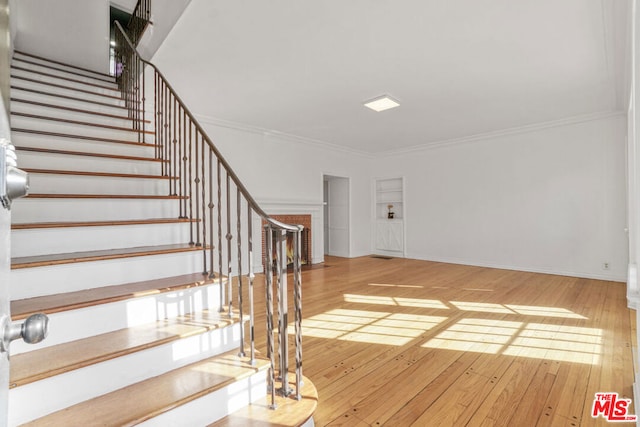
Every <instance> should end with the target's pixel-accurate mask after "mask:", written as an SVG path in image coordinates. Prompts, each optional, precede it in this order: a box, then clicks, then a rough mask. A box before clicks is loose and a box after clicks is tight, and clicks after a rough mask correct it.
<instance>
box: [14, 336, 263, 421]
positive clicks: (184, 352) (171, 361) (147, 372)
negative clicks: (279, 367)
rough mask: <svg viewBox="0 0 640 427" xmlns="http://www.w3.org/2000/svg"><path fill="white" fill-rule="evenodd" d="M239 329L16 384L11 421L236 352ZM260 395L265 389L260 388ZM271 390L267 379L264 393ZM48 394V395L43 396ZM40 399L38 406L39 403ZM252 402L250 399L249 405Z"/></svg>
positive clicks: (193, 337)
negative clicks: (35, 402) (231, 351)
mask: <svg viewBox="0 0 640 427" xmlns="http://www.w3.org/2000/svg"><path fill="white" fill-rule="evenodd" d="M239 329H240V326H239V324H236V325H234V326H232V327H227V328H222V329H216V330H213V331H211V332H208V333H204V334H201V335H197V336H191V337H187V338H183V339H180V340H178V341H175V342H172V343H168V344H165V345H162V346H158V347H153V348H149V349H146V350H143V351H139V352H136V353H132V354H129V355H127V356H122V357H118V358H115V359H111V360H108V361H105V362H102V363H97V364H94V365H90V366H87V367H85V368H81V369H77V370H74V371H70V372H67V373H64V374H60V375H57V376H54V377H50V378H47V379H45V380H41V381H38V382H35V383H31V384H27V385H24V386H21V387H17V388H14V389H12V390H10V392H9V407H10V408H11V412H10V415H9V417H10V420H9V425H19V424H22V423H25V422H28V421H31V420H34V419H36V418H39V417H42V416H44V415H46V414H48V413H51V412H55V411H58V410H61V409H63V408H66V407H67V406H71V405H74V404H76V403H80V402H82V401H84V400H88V399H91V398H93V397H97V396H99V395H102V394H105V393H109V392H111V391H114V390H117V389H119V388H122V387H126V386H128V385H130V384H132V383H136V382H139V381H143V380H146V379H148V378H152V377H155V376H158V375H161V374H163V373H166V372H168V371H170V370H173V369H177V368H180V367H183V366H185V365H188V364H190V363H194V362H197V361H199V360H202V359H205V358H208V357H213V356H215V355H217V354H220V353H223V352H226V351H230V350H232V349H233V348H235V347H236V346H238V345H239V335H240V332H239ZM114 373H117V375H116V374H114ZM236 387H237V386H236ZM61 390H64V393H61V392H60V391H61ZM255 393H259V390H256V391H255ZM265 393H266V387H265V386H264V382H263V388H262V395H261V396H260V397H263V396H264V395H265ZM42 396H46V397H47V398H46V399H42V398H41V397H42ZM243 400H244V399H243ZM34 401H37V402H38V405H33V404H32V403H33V402H34ZM247 403H248V402H246V401H245V402H244V405H246V404H247ZM244 405H242V406H244ZM34 406H36V407H34ZM165 425H167V424H165Z"/></svg>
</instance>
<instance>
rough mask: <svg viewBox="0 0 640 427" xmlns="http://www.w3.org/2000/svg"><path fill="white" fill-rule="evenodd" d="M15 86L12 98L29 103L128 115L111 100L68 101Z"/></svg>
mask: <svg viewBox="0 0 640 427" xmlns="http://www.w3.org/2000/svg"><path fill="white" fill-rule="evenodd" d="M14 84H15V85H16V86H17V88H11V97H12V98H18V99H26V100H28V101H36V102H43V103H46V104H53V105H61V106H64V107H71V108H80V109H85V110H89V111H95V112H99V113H106V114H116V115H122V114H125V115H126V114H127V109H126V108H123V107H121V106H118V105H116V104H114V103H112V102H110V101H109V100H105V102H102V103H101V104H96V103H93V102H85V101H81V100H75V99H66V98H61V97H59V96H56V95H47V94H42V93H34V92H30V91H27V90H21V89H19V88H20V87H22V85H20V84H16V83H14ZM40 90H42V91H43V92H45V93H51V91H49V90H46V89H40ZM74 98H80V99H84V98H83V97H82V96H74ZM16 104H17V102H16ZM104 104H107V105H104Z"/></svg>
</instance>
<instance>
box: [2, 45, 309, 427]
mask: <svg viewBox="0 0 640 427" xmlns="http://www.w3.org/2000/svg"><path fill="white" fill-rule="evenodd" d="M157 81H158V80H157V78H156V83H157ZM121 88H122V86H121ZM132 92H134V88H133V87H130V86H129V87H125V88H124V93H125V96H123V89H119V87H118V85H117V84H116V81H115V80H114V78H113V77H111V76H109V75H103V74H100V73H96V72H93V71H90V70H85V69H80V68H76V67H73V66H71V65H67V64H62V63H59V62H55V61H52V60H50V59H45V58H41V57H37V56H33V55H30V54H27V53H23V52H16V53H15V55H14V57H13V61H12V81H11V126H12V142H13V144H14V145H15V146H16V150H17V154H18V161H19V167H21V168H22V169H24V170H26V171H27V172H29V176H30V180H31V189H30V194H29V196H27V197H26V198H24V199H20V200H18V201H16V202H14V204H13V207H12V221H13V223H12V236H11V240H12V283H11V289H10V294H11V299H12V302H11V311H12V318H13V320H14V321H18V320H21V319H25V318H27V317H28V316H29V315H31V314H34V313H40V312H41V313H46V314H47V315H48V316H49V318H50V328H49V330H50V333H49V336H48V338H47V339H46V340H45V341H43V342H42V343H40V344H37V345H27V344H24V343H22V342H14V343H13V344H12V347H11V354H12V356H11V380H10V381H11V384H10V397H9V425H12V426H14V425H23V424H26V425H46V426H62V425H64V426H71V425H78V426H79V425H83V426H87V425H96V424H99V425H109V426H121V425H137V424H144V425H158V426H167V425H185V426H201V425H209V424H211V423H214V422H215V423H217V425H232V424H233V423H234V422H235V423H237V422H238V421H237V420H242V421H240V422H241V423H242V424H247V425H248V424H249V423H250V420H251V419H255V420H260V421H259V422H262V423H266V424H267V425H268V424H269V423H272V424H276V423H277V424H279V425H302V424H304V423H305V422H306V423H310V424H312V423H313V420H312V418H311V416H312V414H313V411H314V410H315V403H314V404H313V405H311V406H309V404H308V401H309V400H311V401H313V402H316V401H317V395H316V394H315V393H316V392H315V389H314V388H313V385H312V383H311V382H310V381H309V380H308V379H305V381H304V387H301V385H302V380H301V362H298V359H296V364H297V365H300V366H299V367H300V372H296V375H292V377H291V378H289V374H288V358H289V356H288V354H287V350H286V349H287V346H288V345H287V342H286V334H287V332H286V327H287V324H286V323H287V315H286V313H287V310H288V309H287V303H286V294H287V292H288V291H287V287H286V276H287V274H286V269H285V270H284V272H282V271H280V270H282V268H281V265H282V263H281V260H280V258H278V255H277V254H276V259H275V261H274V260H272V259H271V258H272V254H270V253H269V254H266V256H267V260H268V263H269V264H268V265H269V266H270V265H271V264H272V263H273V262H275V264H277V267H276V270H278V271H277V272H276V273H277V275H276V277H275V278H271V274H272V273H271V269H270V268H269V267H268V268H267V277H266V283H267V295H268V294H269V293H270V289H272V286H274V285H275V284H276V283H277V285H278V288H277V290H276V292H279V293H278V295H279V296H284V305H280V306H279V307H278V310H277V311H278V313H274V312H273V311H272V310H273V309H271V311H270V308H269V306H268V307H267V313H268V318H267V320H265V319H257V320H256V321H261V322H267V324H268V325H269V326H270V329H268V330H269V331H270V332H268V337H266V338H265V340H267V342H268V343H269V344H268V346H267V348H268V350H267V355H266V356H267V357H264V356H260V355H259V354H258V353H256V352H255V351H254V343H253V339H254V337H253V322H254V318H253V306H252V305H249V307H247V306H246V305H245V306H244V307H243V305H242V304H243V302H242V300H243V298H242V295H246V294H247V292H249V290H248V289H250V291H251V292H252V291H253V270H254V269H255V268H254V267H253V265H252V259H251V258H252V257H253V256H254V254H253V253H252V249H251V240H252V237H251V236H252V234H251V233H252V231H251V223H252V222H254V217H252V216H251V212H254V214H255V212H259V211H256V208H254V207H253V206H252V205H251V203H250V202H252V199H251V200H249V199H243V198H242V197H241V196H244V193H243V192H244V191H245V190H244V188H243V187H241V185H240V184H236V182H235V175H233V173H232V172H230V171H228V170H227V169H225V168H223V166H225V163H224V161H223V160H220V159H219V158H218V157H216V160H212V159H213V154H216V155H217V154H218V153H217V152H216V153H214V152H207V153H206V156H205V144H204V142H205V140H204V137H201V141H202V148H201V151H200V152H198V151H197V150H198V149H197V136H196V148H195V150H196V159H198V158H199V157H198V156H201V157H202V163H201V164H200V165H198V163H196V169H198V168H201V169H202V171H203V174H202V175H198V176H199V177H200V178H196V179H192V177H191V176H190V175H188V174H187V171H186V164H187V161H186V160H183V159H186V158H187V156H188V153H187V152H186V148H185V152H180V153H179V155H178V156H175V155H174V156H173V157H171V156H167V155H166V153H167V151H169V152H170V151H171V149H172V148H171V142H173V149H174V150H177V149H178V148H176V147H180V146H181V144H182V143H181V142H180V143H176V137H175V136H176V135H175V133H174V135H173V137H172V140H171V139H169V140H167V139H164V140H163V138H162V135H161V134H162V133H163V132H164V131H166V128H167V126H165V125H164V123H163V122H160V121H159V117H160V116H162V114H165V113H158V112H157V111H155V110H154V111H153V112H145V111H144V110H143V108H142V104H143V103H140V102H138V104H136V105H137V107H135V108H136V109H137V110H136V111H135V112H134V113H133V117H135V118H136V119H137V120H132V119H131V117H132V112H131V105H129V106H128V108H127V106H126V105H125V99H127V98H128V97H129V95H131V93H132ZM157 93H158V92H157V90H156V94H157ZM162 96H164V95H162ZM161 99H164V98H162V97H161ZM167 99H169V98H167ZM171 102H173V101H171ZM174 108H175V107H174ZM172 111H173V113H175V112H176V111H179V112H180V114H184V116H185V118H186V111H185V110H182V109H180V110H172ZM170 114H171V113H170ZM165 115H166V114H165ZM181 123H183V124H184V126H185V127H184V129H181V130H180V131H179V132H178V137H181V136H182V137H186V135H187V130H186V126H187V125H186V122H181ZM174 126H176V125H175V124H174ZM194 126H195V125H194ZM193 129H195V127H193V128H192V125H191V124H189V132H191V131H192V130H193ZM194 133H195V132H194ZM177 139H180V138H177ZM184 144H185V145H184V146H185V147H187V145H186V144H187V143H186V142H184ZM191 151H192V148H191V145H189V152H191ZM174 154H175V153H174ZM175 158H177V159H178V160H177V161H176V160H175ZM205 158H206V159H208V160H209V164H208V166H207V170H206V171H205ZM213 162H217V168H215V173H217V176H218V184H220V181H221V178H220V176H221V174H222V176H223V177H224V179H222V183H223V185H222V186H219V187H218V188H217V189H216V192H217V196H218V199H217V200H216V198H215V194H214V191H213V190H212V188H213V187H211V184H208V185H209V186H210V187H208V190H209V192H210V193H211V194H206V195H205V193H204V189H205V187H204V183H202V181H204V180H205V177H206V176H209V177H210V178H211V177H215V173H214V168H213V167H212V165H215V163H213ZM182 165H184V166H185V169H184V170H183V169H182V168H181V166H182ZM221 165H222V166H221ZM190 172H191V170H190ZM194 174H195V172H194ZM194 176H195V175H194ZM211 180H213V178H211ZM225 182H226V188H225ZM198 185H201V186H202V189H201V188H200V187H198ZM200 190H202V193H201V191H200ZM234 190H235V191H234ZM196 193H197V196H196ZM235 193H237V196H236V198H234V199H233V202H234V204H235V202H236V201H237V206H238V215H237V217H233V215H232V214H231V210H230V207H229V206H230V204H231V203H230V200H231V199H230V196H231V195H234V194H235ZM196 197H197V198H196ZM225 198H226V207H225V208H224V209H222V210H221V209H220V206H219V205H220V204H225V202H224V200H225ZM194 199H195V200H194ZM243 200H245V202H244V203H245V204H244V205H242V206H245V208H244V210H241V209H242V208H241V202H242V201H243ZM194 202H195V205H196V207H195V211H196V212H197V214H193V213H192V211H193V203H194ZM214 202H216V203H214ZM218 202H220V203H218ZM215 205H218V210H217V213H216V211H215V209H214V206H215ZM190 206H191V207H190ZM189 207H190V208H189ZM189 209H191V210H189ZM205 209H206V211H205ZM225 209H226V212H225ZM234 209H235V207H234ZM200 210H202V211H203V212H205V213H202V214H200V213H199V212H200ZM214 213H215V214H216V216H215V219H214ZM241 219H242V221H245V222H247V223H248V224H249V225H248V229H244V230H241V225H240V223H241ZM257 219H258V220H263V221H264V220H268V218H267V217H262V216H260V215H259V217H258V218H257ZM216 222H217V229H216ZM225 222H226V230H225V229H224V228H225V227H224V223H225ZM276 225H277V224H276ZM230 227H237V233H235V229H234V232H231V231H230ZM214 231H215V235H216V236H215V237H213V236H214ZM267 233H268V234H269V236H268V237H269V238H271V236H275V237H274V239H275V243H276V244H282V239H283V238H282V237H281V236H283V235H285V233H283V232H278V230H276V229H273V228H271V225H269V224H268V226H267ZM194 234H195V236H194ZM218 235H219V236H218ZM223 235H224V236H223ZM201 236H202V238H201ZM208 236H211V237H210V238H207V237H208ZM234 236H235V237H234ZM223 237H224V240H225V244H220V243H219V242H221V241H222V238H223ZM216 239H217V241H216ZM234 239H235V241H234ZM285 240H286V238H285ZM247 241H248V243H249V248H248V251H247V253H248V256H246V257H245V258H242V256H241V251H244V249H242V250H241V249H240V248H241V246H242V245H245V244H246V242H247ZM232 243H233V246H234V247H235V246H236V244H237V246H238V252H237V253H233V254H232V253H231V251H230V249H231V246H232ZM277 247H278V248H280V246H277ZM223 249H229V252H228V253H224V254H223V252H222V251H223ZM279 251H280V249H278V251H276V252H279ZM236 265H237V267H236ZM243 269H244V274H243V271H242V270H243ZM247 272H249V273H247ZM223 273H224V274H223ZM296 275H297V276H299V271H298V272H295V273H294V277H295V276H296ZM282 276H284V278H283V277H282ZM232 277H235V278H234V280H231V278H232ZM298 279H299V277H298V278H295V280H298ZM243 284H244V286H245V288H244V290H243ZM281 285H284V288H281V287H280V286H281ZM238 286H239V288H238V291H237V292H236V291H234V290H233V289H235V287H238ZM234 292H235V296H234ZM262 292H264V290H262ZM283 292H284V293H283ZM249 295H252V294H249ZM249 298H251V301H250V303H251V304H252V303H253V302H252V296H250V297H249ZM271 298H273V297H271ZM278 300H280V299H279V298H278ZM235 301H238V304H237V308H236V307H235V305H236V303H235ZM271 302H272V300H270V299H267V304H271ZM244 310H249V311H250V313H251V314H250V315H249V316H247V315H246V313H244ZM275 315H277V317H278V333H279V334H284V335H285V337H284V338H282V335H280V336H279V341H278V343H279V344H280V339H284V342H283V343H282V344H281V346H282V347H283V348H282V349H278V348H275V346H274V343H273V334H274V332H273V331H274V330H275V328H274V327H273V320H271V319H273V316H275ZM247 327H248V328H249V330H250V333H249V334H246V333H245V329H247ZM247 337H248V338H247ZM247 339H249V343H245V341H246V340H247ZM249 348H250V349H251V351H250V352H249V351H248V349H249ZM245 349H247V352H246V353H245V351H244V350H245ZM239 354H240V355H239ZM276 357H279V361H278V363H277V364H276V360H275V359H276ZM297 367H298V366H297ZM282 372H284V373H286V375H287V378H289V380H290V381H291V384H292V385H290V386H289V390H291V396H278V397H276V396H275V391H276V390H278V389H279V388H282V385H281V384H280V385H278V384H279V383H278V382H277V381H278V376H279V377H280V378H282V376H283V375H282ZM285 384H287V382H285ZM294 387H295V394H294V393H293V388H294ZM268 391H270V392H271V393H269V394H270V395H271V399H270V400H269V399H268V396H267V394H268V393H267V392H268ZM284 394H285V395H288V394H289V393H288V392H287V388H286V387H285V390H284ZM307 398H309V399H307ZM276 400H277V401H276ZM296 405H298V409H293V410H288V412H280V413H279V411H278V410H277V409H276V410H273V409H269V408H270V407H275V406H280V407H289V408H291V407H294V408H295V407H296ZM302 407H304V409H302V410H300V408H302ZM236 411H237V412H236ZM234 412H236V414H235V415H234ZM278 413H279V414H278ZM283 414H284V415H283ZM234 416H235V417H236V418H234ZM283 416H284V418H286V419H283ZM237 417H239V418H237ZM278 417H279V418H278ZM234 419H235V420H236V421H234ZM256 422H258V421H256ZM261 425H265V424H261Z"/></svg>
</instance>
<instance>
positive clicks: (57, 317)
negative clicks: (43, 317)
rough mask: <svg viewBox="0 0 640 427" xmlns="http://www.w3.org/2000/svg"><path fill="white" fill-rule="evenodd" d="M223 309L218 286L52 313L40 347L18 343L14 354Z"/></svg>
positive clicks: (15, 345) (151, 295) (14, 347)
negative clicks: (202, 311)
mask: <svg viewBox="0 0 640 427" xmlns="http://www.w3.org/2000/svg"><path fill="white" fill-rule="evenodd" d="M223 286H226V282H223ZM219 308H220V286H219V285H218V284H217V283H216V284H211V285H207V286H198V287H192V288H188V289H181V290H177V291H171V292H163V293H158V294H149V295H147V296H139V297H135V298H130V299H127V300H123V301H116V302H112V303H108V304H100V305H94V306H91V307H86V308H79V309H76V310H69V311H63V312H60V313H52V314H49V323H50V325H51V327H50V328H49V335H48V336H47V339H46V340H44V341H42V342H41V343H38V344H26V343H25V342H24V341H22V340H18V341H14V342H13V343H12V344H11V354H20V353H27V352H29V351H34V350H38V349H42V348H45V347H51V346H54V345H58V344H62V343H66V342H70V341H75V340H79V339H83V338H87V337H91V336H93V335H99V334H105V333H107V332H113V331H117V330H120V329H125V328H130V327H134V326H140V325H144V324H147V323H152V322H155V321H158V320H164V319H173V318H176V317H178V316H183V315H185V314H189V313H194V312H198V311H201V310H211V311H213V312H218V310H219Z"/></svg>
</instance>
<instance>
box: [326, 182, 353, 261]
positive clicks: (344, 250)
mask: <svg viewBox="0 0 640 427" xmlns="http://www.w3.org/2000/svg"><path fill="white" fill-rule="evenodd" d="M325 181H328V182H329V190H328V192H329V194H328V198H327V199H328V200H327V202H328V203H329V205H328V209H327V211H328V217H325V215H324V209H323V215H322V220H323V224H322V226H323V234H324V226H325V223H328V228H329V233H328V234H329V236H330V235H331V222H332V220H331V218H332V216H333V215H336V212H334V211H332V209H331V202H330V200H331V193H332V190H331V187H332V186H334V187H335V186H338V188H340V189H341V190H343V192H344V197H343V198H342V199H343V200H342V202H343V203H344V206H345V210H346V216H347V219H346V224H345V225H346V226H345V227H344V230H345V232H346V234H347V238H346V242H344V244H343V245H341V246H339V247H338V248H337V250H336V248H335V246H334V247H332V244H331V239H330V238H329V242H328V249H329V250H328V253H327V255H333V256H340V257H346V258H348V257H350V256H351V246H352V244H351V228H352V227H351V177H348V176H343V175H340V174H335V173H323V174H322V181H321V184H322V194H323V201H324V183H325ZM334 191H335V190H334Z"/></svg>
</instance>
